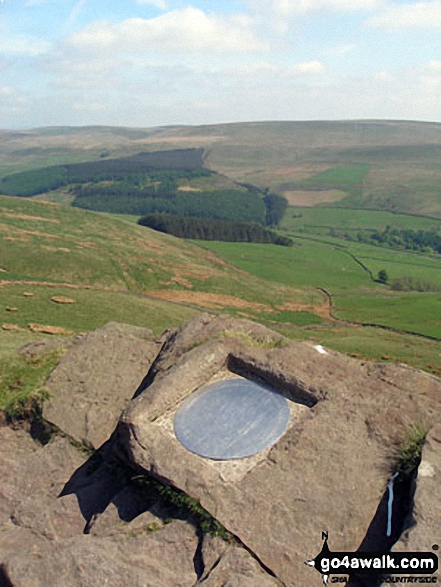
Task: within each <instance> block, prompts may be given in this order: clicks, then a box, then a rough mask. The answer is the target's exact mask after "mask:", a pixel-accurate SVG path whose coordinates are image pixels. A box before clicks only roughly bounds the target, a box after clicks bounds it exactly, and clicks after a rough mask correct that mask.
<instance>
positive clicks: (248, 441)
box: [174, 379, 290, 460]
mask: <svg viewBox="0 0 441 587" xmlns="http://www.w3.org/2000/svg"><path fill="white" fill-rule="evenodd" d="M289 418H290V410H289V405H288V401H287V400H286V399H285V398H284V397H283V396H282V395H279V394H278V393H276V392H274V391H272V390H271V389H270V388H268V387H266V386H264V385H261V384H258V383H255V382H253V381H248V380H247V379H229V380H226V381H217V382H216V383H212V384H210V385H206V386H204V387H203V388H202V389H200V390H199V391H198V392H196V393H194V394H193V395H191V396H190V397H189V398H188V399H187V400H185V401H184V402H183V404H182V406H181V407H180V409H179V410H178V412H177V413H176V416H175V420H174V431H175V434H176V437H177V438H178V440H179V441H180V442H181V444H183V445H184V446H185V448H187V449H188V450H190V451H191V452H193V453H196V454H197V455H199V456H202V457H207V458H210V459H215V460H230V459H240V458H244V457H249V456H251V455H255V454H256V453H258V452H260V451H262V450H263V449H265V448H267V447H269V446H271V445H273V444H274V443H275V442H276V441H277V440H278V439H279V438H280V437H281V436H282V435H283V433H284V432H285V430H286V428H287V426H288V422H289Z"/></svg>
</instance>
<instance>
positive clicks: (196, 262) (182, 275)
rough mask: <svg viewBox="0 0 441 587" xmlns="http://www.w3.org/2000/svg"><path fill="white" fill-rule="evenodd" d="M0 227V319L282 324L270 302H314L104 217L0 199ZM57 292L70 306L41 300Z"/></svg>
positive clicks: (77, 324)
mask: <svg viewBox="0 0 441 587" xmlns="http://www.w3.org/2000/svg"><path fill="white" fill-rule="evenodd" d="M0 231H1V233H2V236H3V239H2V244H1V245H0V259H1V266H0V270H1V273H0V278H1V281H0V300H1V303H0V321H1V324H4V323H12V324H14V325H16V326H18V327H20V328H25V327H27V325H28V324H29V323H43V324H49V325H52V326H60V327H64V328H67V329H68V330H74V331H76V332H79V331H84V330H89V329H92V328H96V327H97V326H100V325H102V324H104V323H105V322H107V321H108V320H120V321H124V322H129V323H132V324H140V325H146V326H150V327H152V328H153V329H154V330H155V331H156V332H160V331H161V330H162V329H164V328H165V327H169V326H173V325H176V324H179V323H180V322H182V321H183V320H184V319H186V318H188V317H189V316H190V315H191V314H192V313H194V309H195V308H210V309H213V310H222V309H225V310H227V311H230V312H232V313H238V314H242V315H243V314H245V315H248V316H250V317H256V316H259V317H262V318H267V319H271V320H275V321H277V320H279V321H282V318H283V310H280V309H278V306H283V305H284V304H285V303H286V302H287V300H295V301H296V303H298V304H299V309H301V310H304V311H307V310H309V309H310V307H312V306H314V305H317V306H322V305H323V304H324V300H323V297H322V296H320V295H319V294H318V293H317V292H315V291H314V290H303V289H302V290H295V289H294V288H291V287H286V286H283V285H279V284H275V283H274V284H268V283H266V282H264V281H262V280H261V279H259V278H256V277H254V276H252V275H246V274H244V272H242V271H240V270H238V269H235V268H234V267H232V266H231V265H229V264H227V263H225V262H222V261H221V260H218V259H217V258H216V257H214V256H213V255H212V254H211V253H209V252H207V251H205V250H204V249H202V248H200V247H198V246H195V245H193V244H190V243H186V242H184V241H181V240H179V239H176V238H175V237H172V236H168V235H165V234H161V233H158V232H155V231H152V230H150V229H148V228H145V227H142V226H138V225H136V224H134V223H133V222H131V221H125V220H121V219H120V218H115V217H113V216H111V215H106V214H98V213H93V212H87V211H83V210H78V209H73V208H68V207H64V206H60V205H56V204H49V203H41V202H35V201H29V200H23V199H21V198H12V197H1V198H0ZM25 293H32V294H34V295H32V296H25V295H23V294H25ZM59 296H62V297H68V298H72V299H74V300H75V303H72V304H57V303H56V302H53V301H51V298H52V297H59ZM147 296H150V297H147ZM153 298H154V299H153ZM174 302H175V303H174ZM11 308H12V310H11ZM14 308H15V309H16V310H14ZM191 308H193V309H191ZM302 320H303V321H304V317H303V318H302ZM312 321H313V322H314V321H316V318H314V316H312Z"/></svg>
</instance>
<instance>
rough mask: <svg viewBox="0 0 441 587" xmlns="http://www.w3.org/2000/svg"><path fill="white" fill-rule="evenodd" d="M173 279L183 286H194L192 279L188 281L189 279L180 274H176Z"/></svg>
mask: <svg viewBox="0 0 441 587" xmlns="http://www.w3.org/2000/svg"><path fill="white" fill-rule="evenodd" d="M172 281H173V282H174V283H177V284H178V285H182V286H183V287H188V288H192V287H193V284H192V283H191V281H188V279H185V277H181V276H180V275H175V277H172Z"/></svg>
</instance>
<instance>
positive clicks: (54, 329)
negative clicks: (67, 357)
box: [28, 322, 75, 336]
mask: <svg viewBox="0 0 441 587" xmlns="http://www.w3.org/2000/svg"><path fill="white" fill-rule="evenodd" d="M28 327H29V330H31V332H39V333H41V334H57V335H58V334H64V335H66V336H72V335H73V334H75V332H74V331H73V330H67V328H61V326H47V325H45V324H36V323H34V322H32V323H31V324H28Z"/></svg>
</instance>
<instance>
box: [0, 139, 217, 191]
mask: <svg viewBox="0 0 441 587" xmlns="http://www.w3.org/2000/svg"><path fill="white" fill-rule="evenodd" d="M203 153H204V151H203V149H178V150H176V149H175V150H173V151H154V152H152V153H138V154H137V155H133V156H132V157H121V158H119V159H104V160H99V161H89V162H86V163H75V164H71V165H54V166H51V167H43V168H40V169H34V170H31V171H22V172H20V173H14V174H12V175H8V176H6V177H4V178H2V179H1V181H0V192H1V193H3V194H6V195H10V196H23V197H29V196H35V195H37V194H41V193H44V192H48V191H51V190H56V189H58V188H60V187H64V186H66V185H69V184H80V183H87V182H100V181H127V180H128V178H129V177H131V176H135V177H137V176H143V175H145V174H149V172H151V171H154V170H168V171H170V172H172V171H174V170H176V171H180V172H181V174H180V175H179V174H178V176H179V177H186V175H185V172H195V171H196V170H198V171H200V174H201V175H210V174H211V173H212V172H211V171H210V170H208V169H206V168H204V161H203Z"/></svg>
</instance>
